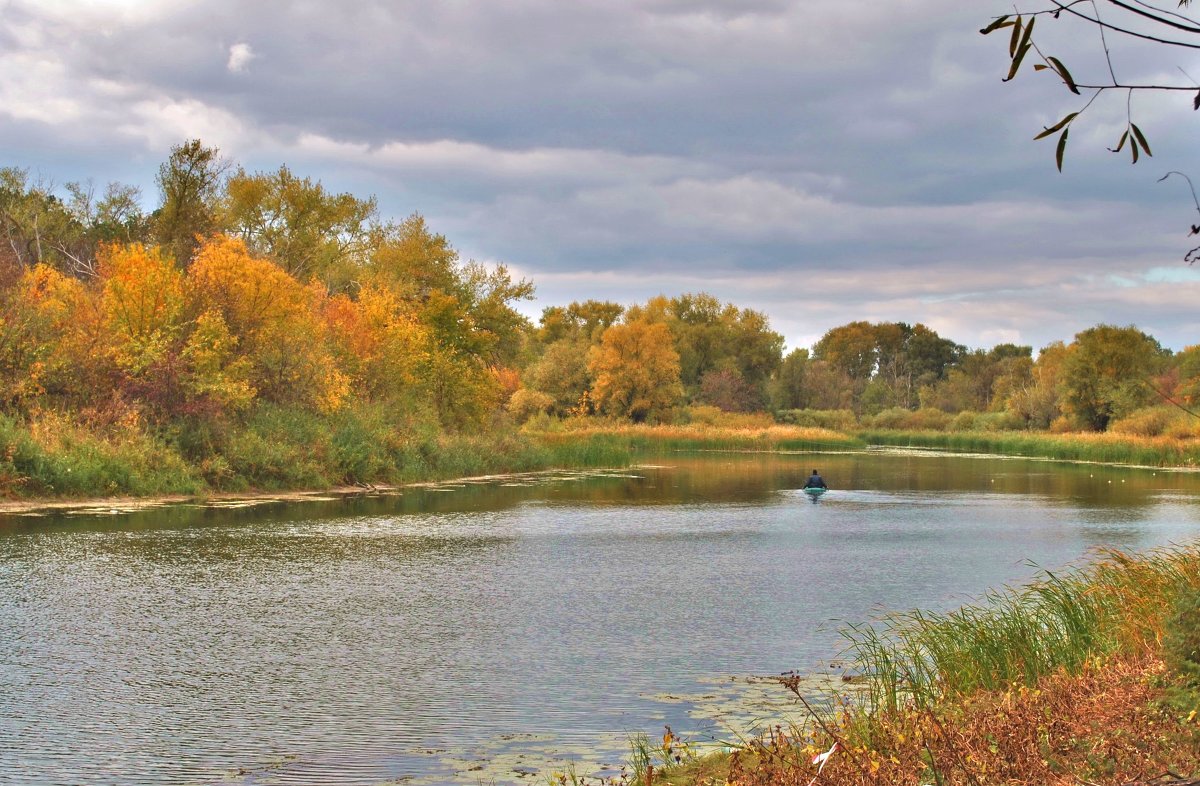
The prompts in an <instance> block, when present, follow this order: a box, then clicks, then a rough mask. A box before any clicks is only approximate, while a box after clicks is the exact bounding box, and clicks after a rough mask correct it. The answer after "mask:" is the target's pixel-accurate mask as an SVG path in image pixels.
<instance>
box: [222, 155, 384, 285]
mask: <svg viewBox="0 0 1200 786" xmlns="http://www.w3.org/2000/svg"><path fill="white" fill-rule="evenodd" d="M375 218H376V203H375V199H374V198H370V199H358V198H356V197H355V196H353V195H352V194H333V193H330V192H328V191H326V190H325V188H324V186H322V185H321V183H320V182H317V181H313V180H312V179H311V178H307V177H297V176H296V175H294V174H292V172H291V170H290V169H288V168H287V167H286V166H281V167H280V168H279V169H278V170H277V171H275V172H256V173H254V174H248V173H247V172H246V171H245V170H244V169H239V170H238V171H237V172H236V173H234V174H233V176H232V177H230V178H229V180H228V182H227V183H226V184H225V197H224V203H223V216H222V223H223V224H224V226H225V228H226V230H227V231H228V232H231V233H233V234H235V235H237V236H238V237H240V238H241V239H242V240H243V241H244V242H245V243H246V247H247V248H249V249H250V251H251V253H253V254H255V255H257V256H261V257H265V258H267V259H270V260H271V261H273V262H275V264H277V265H279V266H280V267H281V268H283V269H284V270H286V271H287V272H288V273H290V274H291V275H293V276H294V277H296V278H298V279H300V280H302V281H306V280H308V279H309V278H311V277H314V276H315V277H316V278H318V279H320V280H321V281H323V282H325V284H326V285H327V286H328V287H330V288H331V289H334V290H341V289H344V288H345V287H346V286H347V285H348V284H349V282H351V281H353V280H355V278H356V276H357V270H358V269H359V268H361V267H362V266H363V264H364V263H365V261H366V258H367V256H368V253H369V251H370V250H371V247H372V242H373V240H374V239H375V238H374V237H373V233H372V222H373V221H374V220H375Z"/></svg>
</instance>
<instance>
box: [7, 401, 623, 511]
mask: <svg viewBox="0 0 1200 786" xmlns="http://www.w3.org/2000/svg"><path fill="white" fill-rule="evenodd" d="M628 459H629V454H628V452H627V451H621V450H614V449H603V447H602V446H600V447H597V446H589V445H588V444H587V443H586V441H581V442H580V443H578V444H570V443H566V444H547V443H543V442H542V441H540V440H538V439H536V438H534V437H530V436H527V435H523V434H520V433H518V432H516V431H515V430H513V429H511V428H500V429H496V430H494V431H491V432H488V433H485V434H477V435H465V434H447V433H441V432H439V431H438V430H436V429H434V428H428V427H421V426H419V425H418V426H412V425H405V424H396V423H395V422H394V421H393V420H392V419H391V418H390V417H389V413H387V412H386V411H384V410H382V409H381V408H359V409H357V410H354V411H346V412H339V413H336V414H334V415H328V416H319V415H314V414H311V413H305V412H298V411H295V410H288V409H283V408H274V407H260V408H259V409H258V410H257V411H256V412H255V413H254V414H253V415H252V416H250V417H248V418H247V419H246V420H245V422H243V423H240V424H238V425H236V426H232V425H231V426H227V427H225V428H223V429H221V430H219V431H216V430H213V429H204V430H193V431H188V430H177V431H174V432H163V431H159V430H155V429H151V428H148V427H146V426H144V425H143V424H140V423H137V422H125V423H114V424H106V423H99V424H98V423H95V422H87V421H81V420H79V419H76V418H72V417H68V416H66V415H63V414H60V413H55V412H42V413H38V414H36V415H34V416H31V417H29V418H24V419H18V418H15V417H11V416H0V495H3V496H5V497H8V498H10V499H12V498H27V499H32V498H73V497H103V496H135V497H146V496H158V495H171V494H183V495H203V494H205V493H211V492H241V491H254V490H264V491H282V490H301V489H324V488H333V487H336V486H343V485H350V484H356V483H404V482H411V481H420V480H438V479H445V478H452V477H463V476H468V475H481V474H490V473H499V472H521V471H529V470H536V469H542V468H547V467H553V466H597V465H599V464H604V465H619V464H623V463H627V461H628Z"/></svg>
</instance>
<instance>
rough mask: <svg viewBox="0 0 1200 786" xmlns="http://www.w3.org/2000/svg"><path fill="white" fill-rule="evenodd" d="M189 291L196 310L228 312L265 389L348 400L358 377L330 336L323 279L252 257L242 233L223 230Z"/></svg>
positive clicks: (199, 259)
mask: <svg viewBox="0 0 1200 786" xmlns="http://www.w3.org/2000/svg"><path fill="white" fill-rule="evenodd" d="M187 295H188V299H189V305H190V309H191V310H192V311H193V312H194V313H197V314H202V313H204V312H206V311H209V312H212V313H213V314H216V315H220V317H221V320H222V322H223V323H224V324H225V326H226V328H227V330H228V331H229V333H230V334H231V336H232V337H234V338H236V339H237V347H238V351H239V353H240V355H241V357H242V358H244V359H245V361H246V362H247V363H248V365H249V379H248V383H249V384H250V385H251V386H252V387H253V388H254V389H255V390H256V391H257V392H258V395H259V396H261V397H263V398H265V399H267V400H269V401H275V402H279V403H295V404H300V405H303V406H312V407H315V408H317V409H320V410H322V411H332V410H336V409H338V408H339V407H341V406H342V404H343V403H345V400H346V398H347V397H348V396H349V394H350V379H349V377H348V376H347V375H346V374H345V373H343V372H342V370H341V369H339V368H338V365H337V363H336V360H335V358H334V357H333V355H332V353H331V352H330V350H329V347H328V346H327V343H326V329H325V323H324V320H322V319H321V317H320V315H321V312H322V310H323V306H324V301H325V300H326V299H327V298H326V296H325V292H324V290H323V289H322V288H321V287H319V286H313V287H306V286H304V285H303V284H301V283H300V282H298V281H297V280H296V279H294V278H292V277H291V276H289V275H288V274H287V272H286V271H284V270H282V269H281V268H280V267H278V266H277V265H275V264H273V263H271V262H268V261H266V260H263V259H255V258H254V257H252V256H251V255H250V253H249V252H248V251H247V250H246V246H245V244H243V243H242V242H241V241H239V240H234V239H232V238H227V237H221V236H217V237H213V238H211V239H209V240H208V241H206V242H205V243H204V244H203V245H202V246H201V247H200V249H199V250H198V251H197V252H196V255H195V257H194V258H193V260H192V265H191V267H190V268H188V277H187Z"/></svg>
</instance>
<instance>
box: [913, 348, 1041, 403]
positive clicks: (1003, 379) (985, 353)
mask: <svg viewBox="0 0 1200 786" xmlns="http://www.w3.org/2000/svg"><path fill="white" fill-rule="evenodd" d="M1032 357H1033V347H1024V346H1016V345H1015V344H998V345H996V346H995V347H992V348H991V349H990V350H983V349H976V350H974V351H971V352H966V353H965V354H963V355H962V357H961V358H959V360H958V362H957V363H956V364H955V365H954V367H953V368H951V369H950V370H949V371H948V372H947V374H946V376H945V378H944V379H943V380H941V381H940V382H938V383H937V384H935V385H932V386H928V387H926V388H925V389H924V390H922V392H921V404H922V405H923V406H928V407H936V408H937V409H941V410H944V411H946V412H961V411H972V412H990V411H997V410H1000V409H1003V408H1004V405H1005V402H1006V401H1007V398H1008V395H1009V393H1010V392H1011V391H1012V390H1013V389H1015V388H1019V387H1021V386H1023V383H1024V381H1025V380H1024V379H1023V378H1022V377H1023V376H1024V375H1027V374H1028V373H1029V372H1030V371H1031V369H1032V365H1033V364H1032Z"/></svg>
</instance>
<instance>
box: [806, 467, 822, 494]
mask: <svg viewBox="0 0 1200 786" xmlns="http://www.w3.org/2000/svg"><path fill="white" fill-rule="evenodd" d="M804 488H806V489H823V488H826V486H825V479H824V478H822V477H821V476H820V475H819V474H817V471H816V470H815V469H814V470H813V472H812V475H809V477H808V482H806V483H805V484H804Z"/></svg>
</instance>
